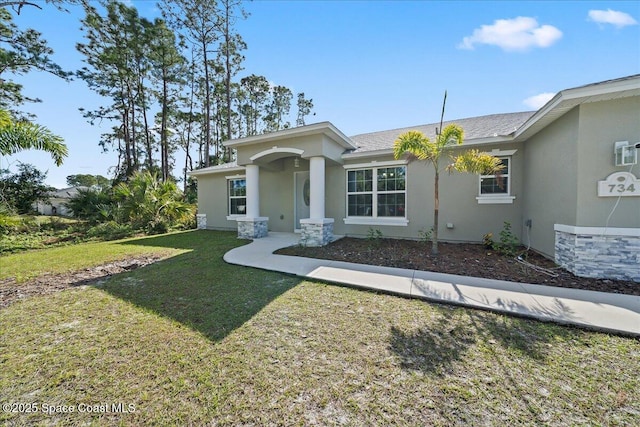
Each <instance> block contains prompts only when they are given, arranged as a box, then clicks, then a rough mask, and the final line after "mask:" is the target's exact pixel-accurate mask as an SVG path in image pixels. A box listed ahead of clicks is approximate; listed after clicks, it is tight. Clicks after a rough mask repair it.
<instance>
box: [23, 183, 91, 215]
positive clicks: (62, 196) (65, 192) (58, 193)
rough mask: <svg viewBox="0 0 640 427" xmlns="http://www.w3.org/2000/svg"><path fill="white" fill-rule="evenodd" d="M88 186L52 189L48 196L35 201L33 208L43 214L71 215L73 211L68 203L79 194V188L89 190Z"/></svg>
mask: <svg viewBox="0 0 640 427" xmlns="http://www.w3.org/2000/svg"><path fill="white" fill-rule="evenodd" d="M87 189H88V188H87V187H81V186H80V187H69V188H63V189H62V190H55V191H51V192H50V193H49V195H48V198H47V199H45V200H39V201H37V202H36V203H34V206H33V208H34V209H35V210H37V211H38V212H39V213H40V214H41V215H60V216H71V214H72V213H71V211H70V210H69V208H67V206H66V204H67V202H68V201H69V200H71V199H72V198H74V197H76V196H77V195H78V190H87Z"/></svg>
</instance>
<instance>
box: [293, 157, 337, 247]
mask: <svg viewBox="0 0 640 427" xmlns="http://www.w3.org/2000/svg"><path fill="white" fill-rule="evenodd" d="M324 168H325V160H324V157H320V156H314V157H311V158H310V159H309V180H310V181H311V182H310V186H309V187H310V188H309V190H310V193H311V194H309V218H308V219H301V220H300V226H301V228H302V236H300V244H302V245H303V246H324V245H326V244H328V243H330V242H331V241H332V240H333V218H325V210H324V198H325V182H324V178H325V177H324V175H325V169H324Z"/></svg>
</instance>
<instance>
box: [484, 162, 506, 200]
mask: <svg viewBox="0 0 640 427" xmlns="http://www.w3.org/2000/svg"><path fill="white" fill-rule="evenodd" d="M499 159H500V160H501V163H502V165H503V166H504V169H502V171H501V172H500V174H499V175H480V195H483V194H506V195H508V194H509V163H510V162H509V158H508V157H499Z"/></svg>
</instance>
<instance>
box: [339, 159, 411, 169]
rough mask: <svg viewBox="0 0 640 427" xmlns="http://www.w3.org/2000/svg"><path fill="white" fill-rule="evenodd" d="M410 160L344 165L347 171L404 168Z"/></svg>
mask: <svg viewBox="0 0 640 427" xmlns="http://www.w3.org/2000/svg"><path fill="white" fill-rule="evenodd" d="M408 163H409V161H408V160H389V161H385V162H377V161H375V160H373V161H371V162H368V163H355V164H351V165H343V166H342V167H343V168H345V169H362V168H378V167H380V168H385V167H389V166H404V165H406V164H408Z"/></svg>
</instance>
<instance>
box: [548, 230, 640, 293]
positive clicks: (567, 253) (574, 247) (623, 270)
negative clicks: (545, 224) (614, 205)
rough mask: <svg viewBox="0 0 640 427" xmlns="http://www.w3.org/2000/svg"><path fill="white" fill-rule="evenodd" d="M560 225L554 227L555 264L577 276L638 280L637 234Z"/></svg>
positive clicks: (639, 242) (639, 241)
mask: <svg viewBox="0 0 640 427" xmlns="http://www.w3.org/2000/svg"><path fill="white" fill-rule="evenodd" d="M558 228H561V229H560V230H559V229H558ZM563 228H564V227H558V226H556V231H555V233H556V242H555V258H556V263H558V264H559V265H561V266H562V267H564V268H566V269H567V270H569V271H570V272H572V273H573V274H575V275H576V276H580V277H593V278H600V279H616V280H632V281H636V282H640V235H638V236H636V235H630V236H629V235H614V234H613V233H615V231H614V230H615V229H611V230H608V232H607V233H606V235H605V234H604V233H601V234H596V233H593V232H583V231H580V230H579V229H578V230H577V231H575V232H572V231H570V230H566V229H563ZM621 234H622V233H621Z"/></svg>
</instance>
